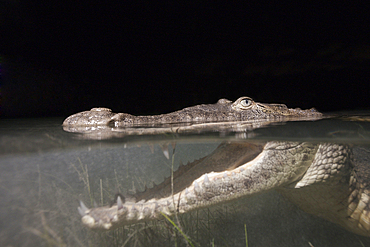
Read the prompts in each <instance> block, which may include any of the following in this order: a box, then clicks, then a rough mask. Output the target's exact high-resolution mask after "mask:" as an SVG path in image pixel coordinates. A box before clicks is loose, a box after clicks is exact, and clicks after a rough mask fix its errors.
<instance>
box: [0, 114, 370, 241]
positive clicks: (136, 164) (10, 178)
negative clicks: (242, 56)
mask: <svg viewBox="0 0 370 247" xmlns="http://www.w3.org/2000/svg"><path fill="white" fill-rule="evenodd" d="M362 114H363V115H365V116H362V117H351V118H344V119H324V120H320V121H314V122H312V121H306V122H289V123H284V124H281V123H279V124H272V125H270V126H265V125H258V126H256V125H254V126H247V127H246V126H242V127H244V128H242V127H241V126H238V127H237V128H235V126H233V128H229V129H227V128H226V129H225V128H224V129H222V131H217V129H219V128H217V127H216V128H211V129H204V128H202V129H201V130H199V129H198V130H196V131H194V132H192V131H188V130H187V131H184V133H183V134H181V133H180V134H179V132H177V133H169V132H166V131H165V132H166V133H165V132H164V133H161V134H159V135H142V134H141V135H128V134H127V133H126V134H125V133H124V132H123V131H122V130H121V131H115V133H114V135H109V134H107V132H106V131H105V132H104V133H105V134H104V135H102V134H100V135H93V134H91V133H92V132H91V131H90V132H89V133H90V134H85V135H83V134H78V133H69V132H66V131H64V130H63V128H62V126H61V123H62V121H63V119H24V120H2V121H1V122H0V169H1V173H0V245H1V246H175V245H177V246H186V245H187V244H189V243H188V242H187V241H186V240H185V238H184V237H183V236H182V235H181V233H179V232H178V231H177V230H176V229H175V228H174V227H173V226H172V225H171V224H170V223H169V222H168V221H166V220H159V221H154V222H147V223H139V224H136V225H133V226H125V227H122V228H119V229H116V230H113V231H110V232H106V233H96V232H93V231H91V230H89V229H87V228H85V227H84V226H83V225H82V224H81V216H80V215H79V213H78V211H77V207H78V205H79V200H82V201H84V202H85V204H86V205H87V206H88V207H93V206H94V204H97V205H98V206H102V205H107V204H109V203H110V202H111V200H112V199H113V198H114V195H115V194H116V193H117V192H121V193H123V194H125V195H129V194H131V193H134V192H135V191H142V190H144V188H145V186H148V187H152V186H153V183H155V184H158V183H160V182H162V181H163V180H164V178H166V177H169V176H170V175H171V168H172V167H173V168H174V170H176V169H177V168H178V167H179V165H180V164H186V163H188V162H192V161H194V160H196V159H200V158H202V157H205V156H207V155H208V154H210V153H211V152H212V151H214V150H215V149H216V148H217V146H218V145H219V144H220V143H222V142H224V141H229V142H233V141H238V142H240V141H243V142H245V141H246V142H261V141H272V140H285V141H308V142H336V143H349V144H351V145H352V144H353V145H360V146H364V147H365V148H369V146H370V121H369V118H368V117H366V113H362ZM368 115H369V114H368ZM108 132H109V131H108ZM94 133H95V132H94ZM117 133H118V134H117ZM167 151H168V153H167ZM177 224H178V226H180V227H181V229H182V230H183V232H184V233H185V234H186V235H187V236H188V237H189V239H190V241H191V243H192V244H193V245H194V246H246V238H247V241H248V244H249V246H369V245H370V238H366V237H363V236H358V235H356V234H353V233H351V232H348V231H346V230H344V229H343V228H341V227H340V226H337V225H335V224H333V223H330V222H328V221H326V220H323V219H321V218H318V217H316V216H311V215H309V214H307V213H305V212H303V211H301V210H300V209H299V208H298V207H297V206H295V205H294V204H292V203H290V202H289V201H287V200H286V199H284V198H283V197H282V196H280V195H279V194H278V193H277V192H275V191H271V192H268V193H264V194H260V195H256V196H253V197H250V198H243V199H240V200H237V201H235V202H232V203H227V204H224V205H220V206H215V207H212V208H207V209H201V210H198V211H194V212H191V213H188V214H185V215H182V216H180V217H179V221H177ZM246 232H247V234H246ZM189 245H190V244H189Z"/></svg>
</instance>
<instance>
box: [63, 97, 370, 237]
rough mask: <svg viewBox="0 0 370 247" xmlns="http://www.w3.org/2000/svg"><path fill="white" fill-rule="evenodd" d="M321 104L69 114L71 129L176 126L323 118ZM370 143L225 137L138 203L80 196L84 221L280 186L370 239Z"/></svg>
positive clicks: (151, 215) (111, 224) (127, 220)
mask: <svg viewBox="0 0 370 247" xmlns="http://www.w3.org/2000/svg"><path fill="white" fill-rule="evenodd" d="M322 117H323V115H322V114H321V113H320V112H318V111H316V110H315V109H309V110H301V109H299V108H297V109H289V108H287V107H286V106H285V105H280V104H262V103H256V102H254V101H253V100H252V99H251V98H248V97H241V98H239V99H238V100H236V101H235V102H231V101H229V100H226V99H221V100H219V101H218V102H217V103H216V104H213V105H199V106H195V107H189V108H185V109H183V110H180V111H177V112H173V113H169V114H162V115H156V116H138V117H137V116H132V115H129V114H124V113H118V114H115V113H112V112H111V111H110V110H109V109H107V108H94V109H92V110H91V111H86V112H82V113H77V114H75V115H72V116H71V117H69V118H67V119H66V120H65V121H64V123H63V125H64V126H72V127H73V126H76V127H77V126H100V125H101V126H114V127H126V126H133V125H144V126H148V125H149V126H154V125H161V124H172V123H176V124H177V123H189V122H190V123H194V122H195V123H198V122H206V123H213V122H227V121H255V120H261V119H262V120H265V121H267V122H270V121H275V120H277V121H290V120H295V119H298V120H301V119H309V120H310V119H320V118H322ZM369 157H370V151H369V149H367V148H364V147H361V146H356V145H347V144H341V143H326V142H324V143H311V142H290V141H269V142H266V143H247V142H238V143H234V142H225V143H223V144H221V145H220V146H219V147H218V148H217V149H216V150H215V151H214V152H213V153H212V154H210V155H208V156H206V157H204V158H202V159H200V160H198V161H194V162H192V163H191V164H189V165H187V166H189V167H188V169H189V170H190V172H188V173H186V172H184V171H182V169H184V168H180V169H179V170H181V171H177V172H175V173H174V176H173V187H171V186H170V185H171V183H170V178H169V179H166V180H165V181H164V182H163V183H162V184H160V185H158V186H155V187H154V188H152V189H147V190H146V191H144V192H142V193H138V194H137V195H135V198H136V201H135V202H133V201H128V200H125V197H124V196H123V195H117V196H116V198H115V202H114V203H113V204H111V205H108V206H104V207H96V208H91V209H89V208H87V207H86V206H85V204H84V203H83V202H82V201H80V206H79V207H78V211H79V213H80V214H81V216H82V223H83V224H84V225H85V226H87V227H88V228H90V229H94V230H111V229H115V228H117V227H120V226H123V225H130V224H135V223H138V222H143V221H148V220H155V219H160V218H162V217H163V216H164V215H167V216H172V215H174V214H182V213H186V212H189V211H192V210H197V209H200V208H204V207H210V206H213V205H217V204H221V203H226V202H230V201H233V200H237V199H239V198H242V197H248V196H253V195H255V194H259V193H263V192H267V191H270V190H277V191H278V192H280V193H281V194H282V195H283V196H284V197H286V198H288V199H289V200H290V201H292V202H294V203H295V204H297V205H298V206H299V207H300V208H301V209H302V210H304V211H306V212H308V213H310V214H313V215H317V216H319V217H322V218H324V219H326V220H329V221H331V222H334V223H336V224H339V225H341V226H342V227H344V228H345V229H347V230H349V231H352V232H354V233H356V234H359V235H363V236H367V237H370V216H369V211H370V209H369V208H370V202H369V194H370V187H369V183H368V181H369V179H370V170H369V169H368V168H367V165H368V164H369Z"/></svg>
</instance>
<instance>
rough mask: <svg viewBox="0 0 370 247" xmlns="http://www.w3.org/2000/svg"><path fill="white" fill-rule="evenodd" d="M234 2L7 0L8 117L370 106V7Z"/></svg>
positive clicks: (0, 4) (4, 68) (3, 10)
mask: <svg viewBox="0 0 370 247" xmlns="http://www.w3.org/2000/svg"><path fill="white" fill-rule="evenodd" d="M228 2H229V1H200V0H199V1H123V0H120V1H100V2H99V1H39V0H34V1H22V0H19V1H16V0H0V66H1V77H2V78H1V79H2V80H1V81H0V83H1V84H0V104H1V105H0V107H1V108H0V114H1V117H6V118H9V117H10V118H13V117H47V116H60V117H67V116H68V115H71V114H73V113H76V112H79V111H83V110H88V109H90V108H92V107H98V106H104V107H108V108H111V109H112V110H113V111H114V112H126V113H131V114H135V115H140V114H158V113H166V112H170V111H174V110H178V109H181V108H183V107H186V106H191V105H195V104H201V103H215V102H216V101H217V100H218V99H219V98H228V99H230V100H235V99H237V98H238V97H240V96H250V97H252V98H253V99H255V100H256V101H259V102H266V103H285V104H287V105H288V106H289V107H301V108H310V107H316V108H317V109H319V110H321V111H324V112H327V111H339V110H355V109H369V107H370V106H369V92H370V91H369V84H370V38H369V37H370V28H369V27H370V20H369V8H368V6H369V4H366V3H365V4H364V5H358V4H357V5H355V4H354V3H353V2H352V1H348V2H347V3H345V2H344V3H343V1H341V3H337V1H327V3H326V1H322V2H320V3H313V2H311V1H294V2H288V1H269V2H268V3H266V4H264V3H261V1H230V2H233V3H232V4H230V3H228ZM369 7H370V6H369Z"/></svg>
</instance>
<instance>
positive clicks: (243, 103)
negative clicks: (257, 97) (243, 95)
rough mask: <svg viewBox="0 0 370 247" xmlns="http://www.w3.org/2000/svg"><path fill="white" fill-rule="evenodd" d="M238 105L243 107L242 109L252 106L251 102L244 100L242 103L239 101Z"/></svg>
mask: <svg viewBox="0 0 370 247" xmlns="http://www.w3.org/2000/svg"><path fill="white" fill-rule="evenodd" d="M240 104H241V105H242V106H243V107H248V106H250V105H251V104H252V101H251V100H249V99H244V100H242V101H240Z"/></svg>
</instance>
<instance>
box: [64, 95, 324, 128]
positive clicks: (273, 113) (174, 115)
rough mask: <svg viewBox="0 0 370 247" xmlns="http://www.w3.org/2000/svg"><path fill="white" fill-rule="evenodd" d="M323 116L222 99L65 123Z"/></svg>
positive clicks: (97, 112) (104, 112) (102, 112)
mask: <svg viewBox="0 0 370 247" xmlns="http://www.w3.org/2000/svg"><path fill="white" fill-rule="evenodd" d="M322 116H323V115H322V113H320V112H318V111H317V110H316V109H314V108H311V109H307V110H301V109H300V108H295V109H291V108H288V107H287V106H286V105H284V104H266V103H258V102H255V101H254V100H253V99H251V98H249V97H240V98H239V99H237V100H236V101H235V102H232V101H230V100H228V99H220V100H218V102H217V103H216V104H202V105H197V106H192V107H187V108H184V109H182V110H179V111H175V112H171V113H167V114H160V115H152V116H133V115H131V114H127V113H113V112H112V110H111V109H109V108H104V107H99V108H92V109H91V110H90V111H83V112H79V113H76V114H73V115H71V116H69V117H68V118H66V119H65V120H64V122H63V126H65V127H79V126H112V127H127V126H137V125H140V126H163V125H164V124H181V123H182V124H183V123H210V122H230V121H253V120H269V121H272V120H279V121H280V120H290V119H297V118H299V119H303V118H305V119H310V118H311V119H317V118H321V117H322Z"/></svg>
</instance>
